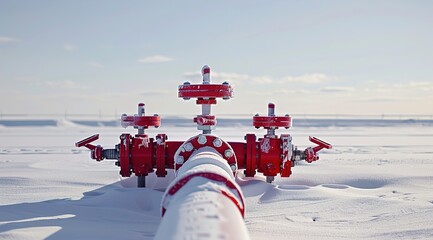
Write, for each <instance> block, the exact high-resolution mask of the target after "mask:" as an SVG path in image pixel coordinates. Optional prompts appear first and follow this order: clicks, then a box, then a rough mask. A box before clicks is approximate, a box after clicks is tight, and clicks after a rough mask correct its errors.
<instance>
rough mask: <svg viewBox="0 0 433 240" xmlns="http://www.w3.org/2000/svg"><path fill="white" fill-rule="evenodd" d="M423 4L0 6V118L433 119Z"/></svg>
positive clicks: (432, 65)
mask: <svg viewBox="0 0 433 240" xmlns="http://www.w3.org/2000/svg"><path fill="white" fill-rule="evenodd" d="M432 13H433V2H432V1H419V0H413V1H409V0H407V1H398V0H394V1H382V0H380V1H335V0H330V1H263V0H261V1H259V0H252V1H244V0H239V1H191V0H186V1H114V0H104V1H102V0H94V1H47V0H42V1H12V0H11V1H6V0H0V113H1V114H2V115H8V114H29V115H40V114H60V115H62V114H103V115H116V114H119V115H120V114H121V113H135V112H136V106H137V103H139V102H143V103H145V104H146V113H149V114H153V113H159V114H162V115H197V114H199V113H200V107H199V106H197V105H196V104H195V101H193V100H190V101H184V100H182V99H179V98H178V97H177V89H178V85H180V84H182V83H183V82H185V81H189V82H191V83H193V84H194V83H200V82H201V76H200V70H201V68H202V66H203V65H205V64H208V65H209V66H210V67H211V68H212V75H211V79H212V82H213V83H222V82H224V81H227V82H229V83H230V84H231V85H232V86H233V87H234V91H235V97H234V98H232V99H230V100H228V101H222V100H220V101H218V104H217V105H216V106H213V109H212V111H213V113H215V114H255V113H260V114H262V113H263V114H264V113H266V111H267V109H266V108H267V104H268V103H269V102H273V103H275V104H276V111H277V115H279V114H281V115H283V114H286V113H288V114H295V115H301V114H337V115H340V114H341V115H344V114H356V115H381V114H418V115H433V28H432V23H433V14H432Z"/></svg>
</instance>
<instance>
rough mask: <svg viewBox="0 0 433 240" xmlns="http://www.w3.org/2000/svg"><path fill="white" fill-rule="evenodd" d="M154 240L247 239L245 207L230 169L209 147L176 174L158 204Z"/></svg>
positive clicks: (198, 152)
mask: <svg viewBox="0 0 433 240" xmlns="http://www.w3.org/2000/svg"><path fill="white" fill-rule="evenodd" d="M161 205H162V214H163V218H162V221H161V224H160V225H159V228H158V230H157V232H156V236H155V239H157V240H158V239H161V240H165V239H249V235H248V231H247V228H246V226H245V222H244V220H243V214H244V210H245V205H244V201H243V195H242V192H241V190H240V187H239V186H238V185H237V184H236V182H235V178H234V176H233V172H232V169H231V168H230V166H229V165H228V163H227V161H226V160H224V159H223V158H222V157H221V155H219V154H218V153H217V152H216V151H215V150H214V149H213V148H211V147H203V148H201V149H199V150H197V151H196V153H194V154H193V155H192V156H191V157H190V158H189V159H188V161H186V162H185V163H184V164H183V165H182V167H181V168H180V169H179V170H178V171H177V177H176V179H175V180H174V181H173V182H172V183H171V184H170V185H169V186H168V188H167V190H166V191H165V193H164V196H163V200H162V203H161Z"/></svg>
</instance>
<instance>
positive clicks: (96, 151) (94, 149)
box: [75, 134, 104, 161]
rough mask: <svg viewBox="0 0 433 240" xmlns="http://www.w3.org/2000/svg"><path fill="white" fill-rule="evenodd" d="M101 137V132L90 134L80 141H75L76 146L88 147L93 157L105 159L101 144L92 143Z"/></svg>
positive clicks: (99, 159) (98, 159)
mask: <svg viewBox="0 0 433 240" xmlns="http://www.w3.org/2000/svg"><path fill="white" fill-rule="evenodd" d="M98 139H99V134H95V135H93V136H90V137H88V138H86V139H83V140H81V141H79V142H76V143H75V146H76V147H83V146H84V147H86V148H88V149H89V150H90V157H91V158H92V159H95V160H96V161H101V160H103V159H104V157H103V154H102V150H103V148H102V147H101V146H100V145H97V146H95V145H92V144H90V143H91V142H94V141H96V140H98Z"/></svg>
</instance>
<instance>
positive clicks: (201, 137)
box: [197, 135, 207, 145]
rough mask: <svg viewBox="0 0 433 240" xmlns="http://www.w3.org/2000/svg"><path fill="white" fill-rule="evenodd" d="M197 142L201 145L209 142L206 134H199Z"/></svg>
mask: <svg viewBox="0 0 433 240" xmlns="http://www.w3.org/2000/svg"><path fill="white" fill-rule="evenodd" d="M197 142H198V143H199V144H201V145H203V144H205V143H206V142H207V138H206V136H204V135H200V136H198V139H197Z"/></svg>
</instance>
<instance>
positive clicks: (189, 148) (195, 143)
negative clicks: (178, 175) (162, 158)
mask: <svg viewBox="0 0 433 240" xmlns="http://www.w3.org/2000/svg"><path fill="white" fill-rule="evenodd" d="M203 147H209V148H212V149H214V150H215V151H216V152H218V153H219V154H220V155H221V156H222V158H223V159H225V160H226V161H227V163H228V164H229V165H230V166H235V167H236V169H237V159H236V154H235V152H234V150H233V148H232V147H231V146H230V144H229V143H227V142H226V141H224V140H222V139H221V138H219V137H216V136H214V135H205V134H199V135H197V136H194V137H192V138H190V139H188V140H187V141H185V142H184V143H183V144H182V146H180V147H179V149H178V150H177V152H176V153H175V157H177V158H180V159H181V160H177V159H175V165H174V169H175V170H176V169H179V168H180V167H181V166H182V165H183V163H184V162H185V161H186V160H188V159H189V158H190V156H191V155H192V154H193V153H194V152H195V151H197V150H198V149H200V148H203Z"/></svg>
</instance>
